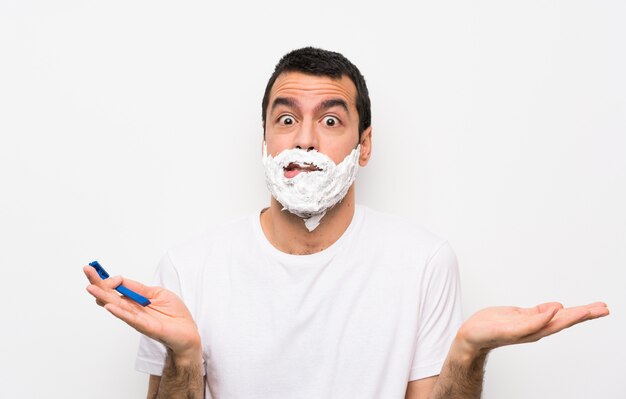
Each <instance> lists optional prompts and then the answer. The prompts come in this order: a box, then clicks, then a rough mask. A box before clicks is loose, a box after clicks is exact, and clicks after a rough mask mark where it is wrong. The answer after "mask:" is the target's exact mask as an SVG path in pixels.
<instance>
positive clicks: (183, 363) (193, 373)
mask: <svg viewBox="0 0 626 399" xmlns="http://www.w3.org/2000/svg"><path fill="white" fill-rule="evenodd" d="M156 397H157V398H162V399H165V398H168V399H169V398H171V399H203V398H204V377H203V375H202V357H201V354H194V355H191V356H176V355H174V354H173V353H172V352H171V351H168V353H167V358H166V360H165V366H164V367H163V375H162V376H161V381H160V383H159V390H158V393H157V396H156Z"/></svg>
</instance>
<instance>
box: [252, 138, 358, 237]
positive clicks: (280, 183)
mask: <svg viewBox="0 0 626 399" xmlns="http://www.w3.org/2000/svg"><path fill="white" fill-rule="evenodd" d="M360 153H361V146H360V145H358V146H357V147H356V148H355V149H353V150H352V152H350V154H349V155H348V156H347V157H346V158H345V159H344V160H343V161H341V162H340V163H339V164H335V163H334V162H333V160H332V159H330V158H329V157H328V156H326V155H324V154H322V153H321V152H318V151H316V150H311V151H305V150H300V149H292V150H284V151H282V152H281V153H280V154H278V155H276V157H272V156H271V155H267V146H266V144H265V143H263V165H264V166H265V182H266V183H267V188H268V189H269V190H270V193H271V194H272V196H273V197H274V198H275V199H276V201H278V202H279V203H280V204H281V205H282V206H283V209H282V210H283V211H285V210H287V211H289V212H291V213H293V214H295V215H298V216H299V217H301V218H302V219H304V224H305V226H306V228H307V229H308V230H309V232H311V231H313V230H315V228H316V227H317V226H319V224H320V220H321V219H322V218H323V217H324V215H325V214H326V211H327V210H328V209H330V208H331V207H333V206H334V205H335V204H337V203H338V202H340V201H341V200H342V199H343V198H344V197H345V196H346V193H347V192H348V189H349V188H350V186H351V185H352V183H353V182H354V179H355V178H356V172H357V171H358V169H359V163H358V161H359V155H360ZM290 164H295V165H298V166H299V167H301V168H304V169H306V168H310V169H313V168H316V169H317V170H312V171H301V172H300V173H299V174H297V175H296V176H294V177H292V178H288V177H285V168H287V166H289V165H290Z"/></svg>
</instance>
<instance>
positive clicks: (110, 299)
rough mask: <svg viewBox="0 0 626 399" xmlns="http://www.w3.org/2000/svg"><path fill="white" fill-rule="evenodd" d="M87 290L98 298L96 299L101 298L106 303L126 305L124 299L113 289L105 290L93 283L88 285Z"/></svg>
mask: <svg viewBox="0 0 626 399" xmlns="http://www.w3.org/2000/svg"><path fill="white" fill-rule="evenodd" d="M87 292H89V293H90V294H91V295H92V296H93V297H94V298H96V300H99V301H101V302H103V303H104V304H107V303H115V304H118V305H119V306H124V305H123V303H124V302H125V301H124V299H123V298H122V297H121V296H120V295H119V294H118V293H117V292H115V291H113V290H105V289H102V288H101V287H99V286H97V285H95V284H91V285H89V286H87ZM126 306H128V304H126Z"/></svg>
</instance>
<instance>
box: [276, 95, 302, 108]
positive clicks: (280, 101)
mask: <svg viewBox="0 0 626 399" xmlns="http://www.w3.org/2000/svg"><path fill="white" fill-rule="evenodd" d="M279 105H285V106H287V107H289V108H298V102H297V101H296V100H294V99H293V98H290V97H276V98H275V99H274V101H273V102H272V111H273V110H274V109H276V107H278V106H279Z"/></svg>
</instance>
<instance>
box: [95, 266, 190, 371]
mask: <svg viewBox="0 0 626 399" xmlns="http://www.w3.org/2000/svg"><path fill="white" fill-rule="evenodd" d="M83 271H84V272H85V275H86V276H87V279H88V280H89V282H90V283H91V284H90V285H89V286H87V291H88V292H89V293H90V294H91V295H93V296H94V297H95V298H96V303H97V304H98V305H100V306H103V307H104V308H105V309H106V310H108V311H109V312H110V313H111V314H113V315H114V316H115V317H117V318H119V319H120V320H123V321H124V322H126V323H127V324H128V325H130V326H131V327H133V328H134V329H135V330H137V331H139V332H140V333H142V334H144V335H146V336H148V337H150V338H153V339H155V340H157V341H159V342H161V343H163V344H164V345H165V346H166V347H167V348H168V349H169V350H171V351H172V352H173V353H174V354H175V355H176V356H177V357H179V358H188V359H195V358H198V356H201V353H200V352H201V349H200V348H201V345H200V335H199V333H198V328H197V326H196V323H195V322H194V320H193V318H192V316H191V314H190V313H189V310H188V309H187V307H186V306H185V304H184V303H183V302H182V300H181V299H180V298H179V297H178V296H177V295H176V294H174V293H173V292H171V291H168V290H166V289H164V288H161V287H148V286H145V285H143V284H141V283H138V282H136V281H133V280H129V279H124V278H122V277H121V276H116V277H111V278H108V279H106V280H102V279H101V278H100V276H98V273H96V271H95V270H94V269H93V268H92V267H91V266H85V267H84V268H83ZM120 284H124V285H125V286H126V287H128V288H130V289H131V290H133V291H135V292H137V293H138V294H141V295H143V296H145V297H146V298H149V299H150V301H151V304H150V305H148V306H146V307H144V306H141V305H139V304H137V303H135V302H134V301H132V300H130V299H128V298H125V297H123V296H120V295H119V294H118V293H117V291H115V287H117V286H119V285H120Z"/></svg>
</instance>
